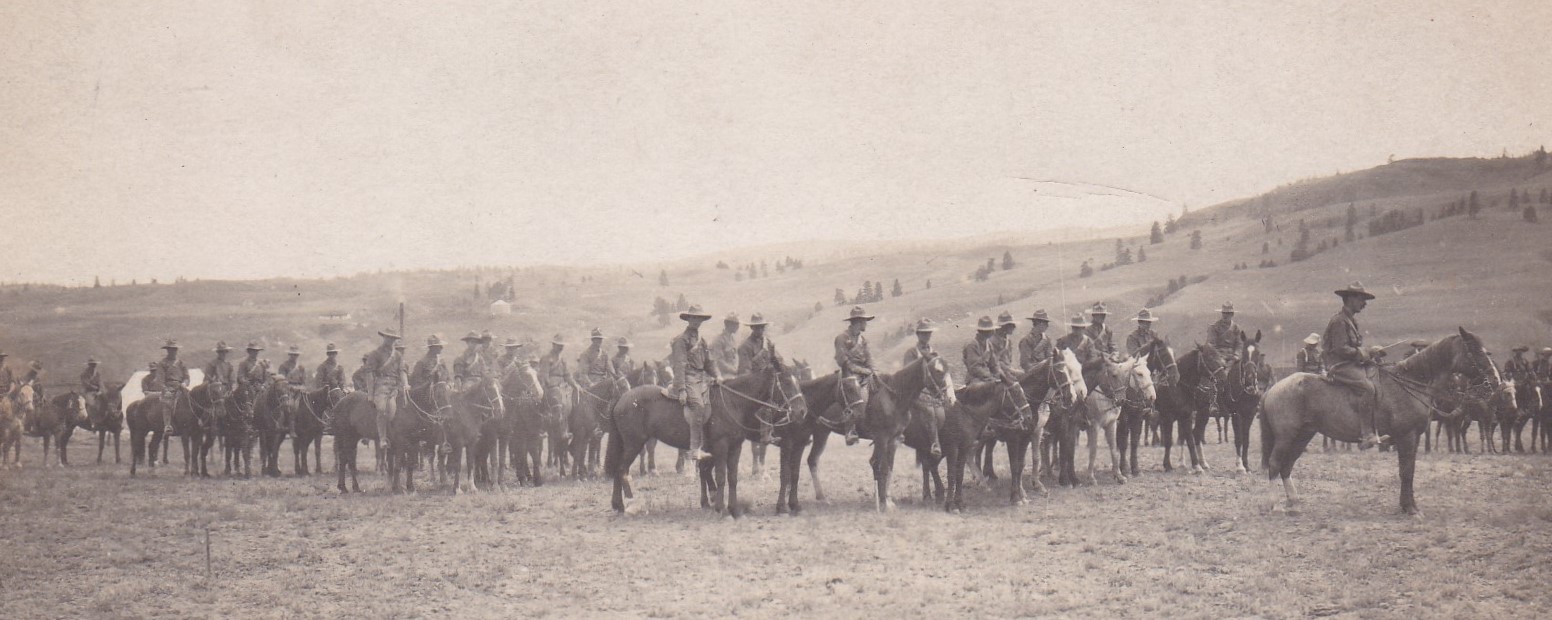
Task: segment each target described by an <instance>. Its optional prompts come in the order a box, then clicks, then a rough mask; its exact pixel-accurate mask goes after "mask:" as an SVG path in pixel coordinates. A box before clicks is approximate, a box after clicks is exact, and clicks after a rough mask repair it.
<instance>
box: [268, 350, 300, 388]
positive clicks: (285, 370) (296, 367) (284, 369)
mask: <svg viewBox="0 0 1552 620" xmlns="http://www.w3.org/2000/svg"><path fill="white" fill-rule="evenodd" d="M275 372H278V373H280V376H282V377H285V378H286V384H287V385H289V386H290V387H291V389H292V390H300V389H303V388H305V387H307V369H306V368H304V367H303V366H302V364H301V363H300V362H298V361H297V359H296V358H295V357H288V358H286V361H284V362H281V363H280V368H277V369H276V370H275Z"/></svg>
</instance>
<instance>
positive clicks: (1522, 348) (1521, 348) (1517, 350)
mask: <svg viewBox="0 0 1552 620" xmlns="http://www.w3.org/2000/svg"><path fill="white" fill-rule="evenodd" d="M1509 350H1510V351H1513V352H1515V353H1524V352H1526V351H1529V350H1530V347H1527V346H1525V345H1523V344H1522V345H1520V346H1517V347H1515V348H1513V349H1509Z"/></svg>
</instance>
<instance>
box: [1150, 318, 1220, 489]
mask: <svg viewBox="0 0 1552 620" xmlns="http://www.w3.org/2000/svg"><path fill="white" fill-rule="evenodd" d="M1171 357H1173V356H1153V357H1151V358H1150V359H1149V369H1150V370H1152V371H1153V372H1154V375H1155V376H1158V374H1159V373H1160V372H1163V373H1167V374H1169V375H1170V376H1174V377H1178V379H1177V380H1175V381H1173V382H1171V383H1170V384H1169V385H1167V386H1161V385H1157V384H1156V385H1155V386H1154V387H1155V389H1156V390H1157V391H1158V401H1157V402H1156V403H1155V409H1156V410H1157V411H1158V412H1159V427H1160V429H1161V430H1162V431H1163V436H1164V437H1163V440H1164V471H1166V472H1168V471H1174V469H1175V467H1174V465H1172V464H1171V463H1170V451H1171V448H1172V447H1173V446H1174V437H1175V431H1176V430H1178V431H1179V433H1180V442H1181V443H1182V444H1184V445H1185V447H1186V448H1187V450H1188V451H1189V452H1190V456H1191V473H1201V472H1202V471H1205V470H1206V469H1208V467H1207V460H1206V458H1204V457H1203V455H1202V445H1201V441H1200V439H1199V437H1200V436H1201V435H1202V434H1203V433H1205V432H1206V428H1207V409H1208V405H1209V404H1210V403H1211V402H1212V399H1213V398H1214V395H1215V394H1216V393H1217V389H1218V383H1219V378H1220V377H1221V376H1222V375H1223V372H1224V369H1225V366H1224V360H1223V356H1222V355H1220V354H1219V353H1218V350H1217V349H1214V348H1213V347H1211V346H1209V345H1206V344H1197V345H1196V348H1195V349H1192V350H1190V351H1187V352H1186V354H1185V355H1181V356H1180V357H1179V358H1177V359H1176V362H1177V364H1176V365H1175V366H1174V367H1173V368H1170V367H1169V366H1166V365H1163V364H1166V363H1167V359H1169V358H1171Z"/></svg>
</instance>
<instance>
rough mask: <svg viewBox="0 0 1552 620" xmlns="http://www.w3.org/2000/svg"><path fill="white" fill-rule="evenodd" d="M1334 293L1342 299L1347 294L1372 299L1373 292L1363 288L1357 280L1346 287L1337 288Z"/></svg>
mask: <svg viewBox="0 0 1552 620" xmlns="http://www.w3.org/2000/svg"><path fill="white" fill-rule="evenodd" d="M1336 295H1337V297H1341V298H1343V299H1346V298H1347V296H1348V295H1352V296H1354V297H1362V298H1364V299H1374V294H1373V293H1370V292H1369V291H1366V290H1364V288H1363V284H1362V283H1359V282H1354V283H1352V284H1349V285H1347V288H1344V289H1338V290H1337V291H1336Z"/></svg>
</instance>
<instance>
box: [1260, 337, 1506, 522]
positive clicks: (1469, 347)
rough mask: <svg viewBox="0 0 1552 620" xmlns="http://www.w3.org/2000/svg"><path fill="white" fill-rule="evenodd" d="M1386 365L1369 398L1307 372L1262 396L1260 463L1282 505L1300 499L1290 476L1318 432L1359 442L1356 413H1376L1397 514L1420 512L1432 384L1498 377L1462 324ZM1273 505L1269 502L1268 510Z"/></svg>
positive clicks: (1481, 384)
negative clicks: (1419, 475) (1416, 484)
mask: <svg viewBox="0 0 1552 620" xmlns="http://www.w3.org/2000/svg"><path fill="white" fill-rule="evenodd" d="M1459 330H1460V333H1459V334H1458V335H1457V334H1452V335H1450V336H1447V337H1445V338H1444V339H1442V340H1439V341H1437V342H1435V343H1433V344H1431V345H1428V347H1427V348H1424V349H1423V350H1422V351H1421V352H1419V353H1417V354H1416V355H1413V356H1412V357H1409V358H1407V359H1404V360H1401V361H1400V362H1398V363H1397V364H1396V365H1395V366H1394V367H1391V368H1377V369H1374V370H1372V371H1371V374H1372V376H1373V378H1372V384H1373V389H1372V394H1371V395H1369V396H1365V397H1362V400H1363V401H1364V402H1362V403H1359V402H1355V401H1356V400H1358V399H1359V397H1358V396H1357V395H1356V394H1355V393H1354V391H1353V390H1352V389H1351V388H1348V387H1346V386H1342V385H1335V384H1333V383H1332V382H1331V381H1329V380H1328V379H1324V378H1322V377H1320V376H1318V375H1313V374H1309V373H1294V374H1292V375H1289V376H1287V377H1285V378H1283V379H1282V380H1280V381H1278V382H1277V383H1276V384H1274V385H1272V387H1271V389H1268V390H1267V392H1266V395H1265V396H1264V397H1262V399H1261V465H1262V467H1264V468H1266V472H1267V479H1268V480H1269V481H1274V482H1275V481H1276V480H1277V479H1278V478H1282V483H1283V485H1282V486H1283V492H1284V495H1285V497H1286V500H1287V504H1286V507H1287V509H1289V510H1293V508H1294V506H1295V504H1296V502H1297V497H1296V493H1295V490H1294V485H1293V480H1292V474H1293V465H1294V463H1296V462H1297V461H1298V459H1299V455H1300V454H1301V453H1302V452H1303V451H1304V448H1305V446H1306V445H1307V444H1308V443H1309V441H1310V439H1312V438H1314V436H1315V433H1317V432H1319V433H1325V434H1327V435H1330V436H1332V437H1336V438H1338V439H1341V440H1343V441H1356V440H1358V439H1359V437H1358V434H1359V429H1360V428H1361V427H1360V423H1359V418H1358V416H1359V415H1362V413H1360V411H1362V410H1367V412H1368V413H1370V414H1371V415H1372V416H1373V419H1374V426H1375V431H1376V432H1378V433H1380V434H1388V435H1390V438H1391V441H1392V442H1393V443H1394V445H1395V450H1396V460H1397V462H1398V468H1399V469H1400V477H1401V510H1402V511H1403V512H1405V513H1407V514H1413V515H1416V514H1419V511H1418V508H1417V500H1416V498H1415V497H1414V496H1413V491H1412V477H1413V473H1414V471H1415V468H1416V465H1417V441H1418V433H1420V432H1422V431H1423V430H1424V429H1425V428H1427V423H1428V418H1429V412H1430V411H1431V410H1432V403H1431V402H1430V401H1431V399H1430V396H1431V395H1432V392H1433V390H1434V388H1433V385H1432V384H1433V383H1434V382H1435V381H1437V380H1439V379H1441V378H1442V377H1444V376H1446V375H1448V374H1449V373H1452V372H1459V373H1462V374H1464V375H1466V377H1467V378H1468V379H1470V380H1471V381H1472V382H1473V383H1474V384H1473V386H1472V387H1471V388H1469V389H1471V390H1478V389H1484V388H1485V389H1487V390H1490V391H1497V390H1499V388H1500V386H1501V385H1502V379H1501V378H1500V377H1499V375H1498V369H1497V368H1496V367H1495V366H1494V365H1493V363H1492V360H1490V359H1489V358H1488V356H1487V350H1486V349H1485V348H1483V346H1482V341H1481V340H1480V339H1479V338H1478V337H1477V336H1476V335H1475V334H1472V333H1471V332H1468V331H1466V329H1465V328H1464V327H1462V328H1459ZM1276 507H1277V506H1276V504H1275V503H1274V505H1273V508H1274V509H1275V508H1276Z"/></svg>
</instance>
